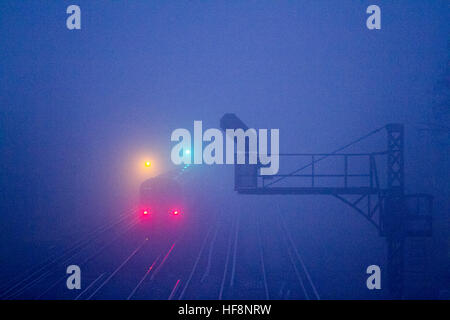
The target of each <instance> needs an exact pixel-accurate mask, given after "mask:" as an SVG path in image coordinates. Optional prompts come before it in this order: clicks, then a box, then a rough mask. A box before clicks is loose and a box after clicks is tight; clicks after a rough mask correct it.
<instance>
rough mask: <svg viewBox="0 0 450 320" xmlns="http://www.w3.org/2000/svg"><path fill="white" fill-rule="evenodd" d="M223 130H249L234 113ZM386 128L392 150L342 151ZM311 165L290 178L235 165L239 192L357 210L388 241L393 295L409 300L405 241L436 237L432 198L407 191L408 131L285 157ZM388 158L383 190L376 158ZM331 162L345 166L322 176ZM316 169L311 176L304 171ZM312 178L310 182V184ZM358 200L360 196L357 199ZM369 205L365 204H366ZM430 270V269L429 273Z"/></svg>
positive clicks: (391, 130) (393, 129)
mask: <svg viewBox="0 0 450 320" xmlns="http://www.w3.org/2000/svg"><path fill="white" fill-rule="evenodd" d="M220 126H221V128H222V130H226V129H236V128H242V129H244V130H245V129H247V128H248V127H247V126H246V125H245V124H244V123H243V122H242V121H241V120H240V119H239V118H238V117H237V116H236V115H234V114H225V115H224V116H223V117H222V119H221V121H220ZM382 130H386V133H387V150H385V151H382V152H372V153H343V152H342V151H343V150H344V149H346V148H348V147H350V146H352V145H354V144H356V143H358V142H360V141H362V140H364V139H366V138H368V137H370V136H372V135H374V134H375V133H378V132H381V131H382ZM279 156H280V158H282V157H290V158H292V157H293V158H296V159H308V160H309V161H308V162H307V163H306V164H305V165H303V166H301V167H299V168H298V169H296V170H293V171H291V172H289V173H287V174H283V173H280V174H276V175H272V176H261V175H259V174H258V169H259V167H261V165H260V164H257V165H235V190H236V191H237V192H238V193H240V194H260V195H275V194H277V195H280V194H299V195H302V194H303V195H307V194H309V195H311V194H313V195H331V196H334V197H336V198H337V199H339V200H341V201H342V202H344V203H345V204H347V205H349V206H350V207H352V208H353V209H354V210H356V211H357V212H358V213H359V214H361V215H362V216H363V217H364V218H366V219H367V220H368V221H369V222H370V223H371V224H372V225H373V226H374V227H375V228H377V230H378V232H379V234H380V236H382V237H385V238H386V240H387V243H388V253H387V266H388V284H389V290H390V292H391V296H392V297H393V298H396V299H398V298H401V297H402V296H403V286H404V271H405V262H404V259H405V239H406V238H407V237H429V236H431V231H432V225H431V213H432V201H433V199H432V196H431V195H428V194H409V195H406V194H405V191H404V181H405V179H404V129H403V125H402V124H388V125H386V126H385V127H382V128H379V129H376V130H374V131H372V132H370V133H368V134H367V135H365V136H363V137H360V138H358V139H356V140H355V141H353V142H351V143H349V144H347V145H345V146H343V147H341V148H339V149H337V150H335V151H334V152H332V153H321V154H307V153H289V154H283V153H280V155H279ZM380 157H386V158H387V162H386V179H385V187H382V183H381V182H380V180H381V179H380V178H379V175H378V170H377V162H376V158H380ZM326 159H331V160H334V162H332V164H333V165H335V164H336V163H337V162H339V161H341V162H342V167H341V168H339V169H338V170H339V172H337V173H333V174H330V173H325V174H323V173H319V171H318V169H319V168H318V163H319V162H323V161H325V160H326ZM354 159H359V165H360V166H358V167H357V168H358V169H360V167H361V165H362V166H364V167H365V168H367V169H366V171H365V172H363V173H353V171H355V170H351V169H352V166H351V163H353V162H354V161H353V160H354ZM307 168H310V172H309V173H306V174H304V173H301V172H302V171H304V170H305V169H307ZM305 180H306V182H305ZM355 197H356V198H355ZM363 203H364V206H362V204H363ZM424 272H426V270H424Z"/></svg>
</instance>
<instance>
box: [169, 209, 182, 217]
mask: <svg viewBox="0 0 450 320" xmlns="http://www.w3.org/2000/svg"><path fill="white" fill-rule="evenodd" d="M170 213H171V214H173V215H174V216H177V215H179V214H180V210H178V209H175V210H172V211H171V212H170Z"/></svg>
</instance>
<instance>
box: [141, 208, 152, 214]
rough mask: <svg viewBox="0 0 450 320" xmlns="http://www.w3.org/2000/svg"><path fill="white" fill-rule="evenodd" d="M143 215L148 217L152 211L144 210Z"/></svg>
mask: <svg viewBox="0 0 450 320" xmlns="http://www.w3.org/2000/svg"><path fill="white" fill-rule="evenodd" d="M142 213H143V214H144V215H148V214H149V213H150V210H148V209H144V210H143V211H142Z"/></svg>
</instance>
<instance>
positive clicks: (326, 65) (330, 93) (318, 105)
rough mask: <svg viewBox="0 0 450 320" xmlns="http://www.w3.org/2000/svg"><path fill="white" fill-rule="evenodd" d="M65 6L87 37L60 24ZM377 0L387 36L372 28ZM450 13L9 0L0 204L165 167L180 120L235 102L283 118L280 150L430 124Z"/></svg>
mask: <svg viewBox="0 0 450 320" xmlns="http://www.w3.org/2000/svg"><path fill="white" fill-rule="evenodd" d="M70 4H77V5H79V6H80V7H81V12H82V30H80V31H69V30H67V29H66V26H65V20H66V17H67V14H66V8H67V6H68V5H70ZM370 4H378V5H379V6H380V7H381V11H382V29H381V30H377V31H369V30H368V29H367V28H366V26H365V21H366V18H367V16H368V15H367V14H366V13H365V10H366V8H367V6H368V5H370ZM449 12H450V10H449V2H448V1H445V0H442V1H439V0H436V1H379V0H377V1H350V0H346V1H170V2H168V1H118V0H115V1H81V0H77V1H75V2H74V1H2V2H1V4H0V48H1V49H0V106H1V129H0V130H1V131H0V134H1V136H0V138H1V145H0V148H1V149H0V150H1V154H2V155H1V157H2V167H3V168H2V185H3V184H4V185H7V186H8V188H7V190H8V191H7V192H6V193H5V194H6V195H5V198H7V199H8V201H5V202H4V203H3V205H4V206H6V208H7V212H11V211H12V210H14V211H15V212H16V213H17V215H18V216H19V217H24V216H26V215H27V213H26V211H27V210H26V209H27V208H30V206H31V207H39V206H42V202H41V204H39V200H36V199H38V198H44V199H47V200H45V201H43V202H44V203H45V204H44V206H50V207H51V208H52V210H54V211H55V212H56V211H58V210H59V209H61V208H64V206H65V204H67V203H71V204H73V202H75V201H74V200H73V199H71V198H70V197H69V196H68V193H70V191H73V190H74V188H75V190H77V191H79V192H84V193H85V194H84V195H85V196H86V197H89V196H92V194H95V193H96V192H99V191H98V189H99V186H100V185H102V184H103V186H104V185H108V186H110V187H111V190H112V191H111V190H106V191H104V192H105V193H107V194H116V193H118V192H120V190H122V189H121V188H122V187H123V186H121V185H120V183H121V182H123V181H124V180H123V179H124V178H125V177H124V176H125V174H126V173H124V172H122V171H121V170H122V169H123V163H124V162H126V161H127V160H128V158H127V156H128V155H129V154H132V153H133V152H136V150H140V149H146V150H151V152H153V153H157V154H158V157H160V159H161V160H160V162H161V163H162V164H161V166H170V161H169V152H170V147H171V144H170V133H171V131H172V130H173V129H175V128H179V127H186V128H192V125H193V121H194V120H203V121H204V127H213V126H214V127H217V126H218V121H219V118H220V116H222V115H223V114H224V113H225V112H236V113H238V114H239V115H240V116H241V118H242V119H244V120H245V121H246V122H247V123H248V124H249V125H250V126H253V127H262V128H280V132H281V141H280V145H281V150H282V151H287V150H289V148H290V147H291V146H292V147H293V148H294V150H295V151H300V152H314V151H316V152H326V151H330V150H331V149H334V148H335V147H336V146H337V145H341V144H343V143H345V142H347V141H349V140H352V139H354V138H355V137H357V136H360V135H362V134H364V133H366V132H367V131H370V130H372V129H374V128H378V127H380V126H382V125H384V124H386V123H387V122H404V123H407V124H409V123H411V124H414V123H417V122H421V121H427V120H428V119H429V117H430V102H431V99H432V98H431V95H432V90H433V87H434V86H435V83H436V80H437V79H438V77H439V76H440V75H441V74H442V72H443V70H444V68H445V65H446V64H447V63H448V45H449V42H448V40H449V39H448V36H449V34H450V32H449V31H450V27H449V23H448V21H449V17H450V15H449ZM110 191H111V192H110ZM29 192H32V193H33V194H36V195H35V199H34V200H33V197H31V196H30V197H26V198H27V199H26V200H24V201H29V202H30V203H29V204H24V203H23V201H21V200H20V199H23V196H24V195H26V194H29ZM55 194H56V196H55ZM49 199H51V201H50V204H48V202H49V201H48V200H49ZM40 210H41V211H45V212H46V214H47V215H50V216H51V213H49V212H50V211H51V210H50V209H49V208H47V207H45V208H41V209H40ZM38 211H39V210H38ZM33 212H34V211H33ZM4 218H5V217H4ZM5 219H8V217H6V218H5ZM10 225H14V223H12V224H10ZM11 228H14V226H11ZM14 230H15V229H14Z"/></svg>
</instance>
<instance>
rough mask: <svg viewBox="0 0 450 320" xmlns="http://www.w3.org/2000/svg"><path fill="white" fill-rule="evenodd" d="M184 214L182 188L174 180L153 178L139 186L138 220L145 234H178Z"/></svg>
mask: <svg viewBox="0 0 450 320" xmlns="http://www.w3.org/2000/svg"><path fill="white" fill-rule="evenodd" d="M185 213H186V212H185V203H184V197H183V188H182V186H181V185H180V183H179V182H178V181H176V180H175V179H172V178H165V177H155V178H151V179H148V180H146V181H144V182H143V183H142V184H141V187H140V210H139V218H140V220H141V222H142V226H143V228H144V230H145V231H146V232H149V233H151V234H153V235H159V236H172V235H174V234H178V233H179V232H180V231H181V228H182V225H183V220H184V217H185Z"/></svg>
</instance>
